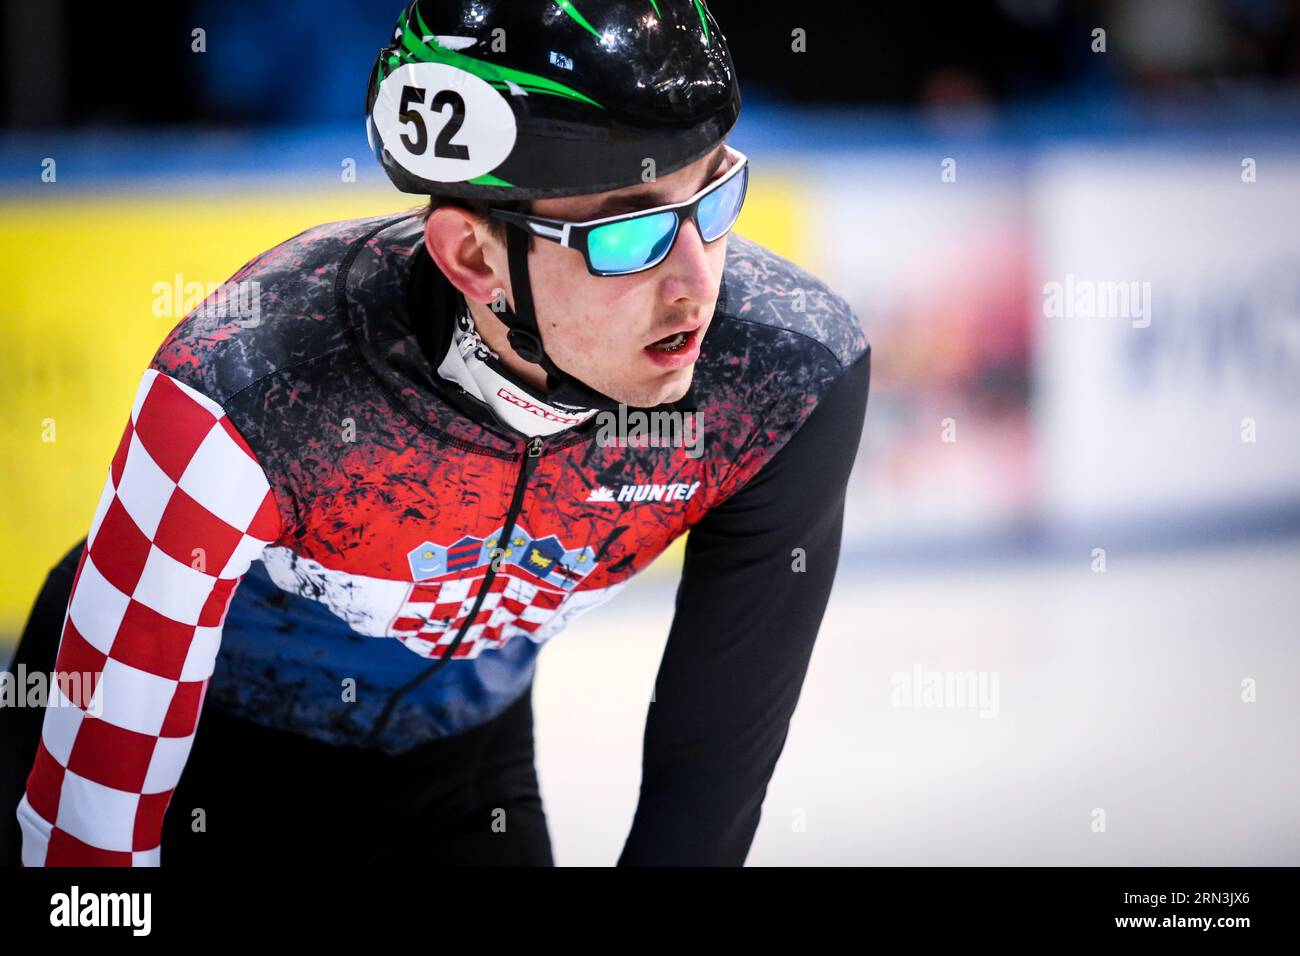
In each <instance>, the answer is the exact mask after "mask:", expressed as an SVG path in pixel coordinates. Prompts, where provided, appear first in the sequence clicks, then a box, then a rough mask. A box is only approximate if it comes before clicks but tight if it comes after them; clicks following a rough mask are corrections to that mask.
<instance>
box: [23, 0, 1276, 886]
mask: <svg viewBox="0 0 1300 956" xmlns="http://www.w3.org/2000/svg"><path fill="white" fill-rule="evenodd" d="M661 2H662V0H661ZM399 6H400V4H398V3H388V4H385V3H380V2H375V0H364V2H363V0H332V2H331V0H313V2H311V3H307V2H304V0H264V2H262V3H259V4H255V5H254V4H238V5H237V4H230V3H225V2H218V0H198V2H174V3H171V4H167V5H164V6H162V7H159V8H156V9H153V10H151V11H150V13H149V14H148V15H147V16H145V15H143V14H141V15H109V13H108V11H107V10H106V8H104V7H103V6H102V5H94V4H88V3H76V2H60V0H7V2H6V4H5V6H4V12H3V18H4V19H3V22H0V49H2V50H3V54H4V55H3V71H4V72H3V92H2V95H0V110H2V111H3V117H4V134H3V139H2V140H0V288H3V291H4V295H3V299H2V300H0V302H2V304H0V323H3V325H2V328H3V345H0V409H3V415H2V416H0V496H2V497H0V500H2V501H3V507H0V582H2V583H0V660H5V659H7V656H8V650H9V648H10V647H11V646H12V643H13V642H14V641H15V640H16V639H17V635H18V633H19V632H20V630H21V627H22V624H23V621H24V619H25V617H26V614H27V612H28V610H29V609H30V606H31V602H32V601H33V600H34V598H35V595H36V593H37V591H38V590H39V587H40V584H41V583H42V581H43V578H44V575H45V573H46V571H47V570H48V569H49V567H50V566H51V565H52V564H53V563H54V562H55V561H56V560H57V559H58V558H59V557H60V556H61V555H62V554H63V553H64V552H65V551H66V550H67V549H68V548H69V547H70V546H71V545H72V544H73V542H74V541H76V540H77V539H78V538H79V537H80V536H81V535H83V534H85V532H86V529H87V528H88V526H89V523H90V519H91V515H92V514H93V511H94V508H95V504H96V501H97V499H98V495H99V491H100V488H101V486H102V483H103V479H104V474H105V470H106V468H107V466H108V462H109V459H110V458H111V456H112V453H113V449H114V447H115V444H116V441H117V439H118V437H119V436H120V434H121V428H122V425H123V423H124V421H125V418H126V416H127V414H128V411H129V407H130V401H131V397H132V395H133V394H134V390H135V385H136V383H137V382H138V376H139V374H140V372H141V370H142V369H143V368H144V366H145V365H146V364H147V362H148V360H149V358H150V357H151V355H152V354H153V352H154V350H155V349H156V347H157V346H158V344H159V343H160V342H161V340H162V339H163V337H164V336H165V335H166V333H167V332H168V331H169V330H170V329H171V327H172V326H173V325H174V324H175V323H176V322H177V321H179V319H180V318H181V317H182V316H183V315H184V314H185V313H186V312H187V311H188V310H189V309H190V308H192V307H193V306H194V305H196V304H197V302H198V301H199V300H200V299H201V298H202V297H203V296H204V295H206V293H207V291H208V288H209V284H216V283H220V282H222V281H223V280H225V279H226V278H227V277H228V276H230V275H231V274H232V273H233V272H235V271H236V270H237V269H238V268H239V267H240V266H241V265H242V264H243V263H244V262H246V261H247V260H248V259H249V258H251V257H252V256H253V255H255V254H256V253H258V252H261V251H262V250H264V249H266V248H269V247H270V246H272V245H274V244H276V243H278V242H280V241H281V240H283V239H285V238H287V237H289V236H291V235H293V234H295V233H297V232H299V231H301V230H302V229H304V228H306V227H308V226H310V225H313V224H316V223H319V222H325V221H329V220H334V219H343V218H351V217H354V216H366V215H373V214H376V213H382V212H385V211H390V210H400V209H403V208H411V207H414V206H416V205H418V202H419V199H418V197H413V196H407V195H403V194H401V193H398V192H396V191H395V190H394V189H392V187H391V186H390V185H389V184H388V181H387V179H386V178H385V177H384V175H383V173H382V171H381V170H380V169H379V167H378V165H377V163H375V161H374V159H373V157H372V156H371V155H370V154H369V151H368V149H367V146H366V139H365V131H364V124H363V105H364V93H365V84H366V79H367V76H368V71H369V69H370V66H371V63H372V61H373V58H374V55H375V53H376V51H377V50H378V49H379V47H380V46H381V45H382V44H383V43H384V42H385V40H386V38H387V36H388V34H389V32H390V30H391V28H392V24H393V22H394V20H395V18H396V16H397V13H398V7H399ZM709 6H710V8H711V9H712V10H713V12H714V14H715V16H716V17H717V19H718V21H719V23H720V24H721V25H722V28H723V30H724V33H725V35H726V36H727V39H728V42H729V44H730V46H731V50H732V54H733V57H734V59H735V62H736V66H737V70H738V72H739V74H740V77H741V82H742V88H743V91H744V98H745V101H744V107H743V109H742V112H741V118H740V121H739V124H738V126H737V128H736V130H735V132H734V135H733V136H732V139H731V141H732V142H733V144H734V145H736V146H737V147H738V148H740V149H742V150H743V151H745V152H746V153H748V154H749V156H750V158H751V162H752V170H753V172H752V180H751V187H750V198H749V200H748V203H747V206H746V209H745V212H744V214H743V215H742V218H741V221H740V223H739V225H738V227H737V228H738V230H739V231H740V232H742V233H744V234H746V235H748V236H750V237H752V238H754V239H756V240H757V241H759V242H761V243H764V244H765V245H767V246H769V247H770V248H772V249H774V250H776V251H778V252H780V253H782V254H783V255H786V256H788V257H790V258H791V259H793V260H795V261H796V262H798V263H800V264H801V265H803V266H804V267H806V268H807V269H809V270H810V271H812V272H813V273H814V274H816V275H818V276H819V277H821V278H823V279H824V280H825V281H826V282H828V283H829V284H830V286H831V287H832V288H834V289H835V290H836V291H837V292H839V293H840V294H841V295H843V296H844V297H845V298H846V299H847V300H848V301H849V302H850V303H851V304H852V306H853V307H854V309H855V311H856V312H857V314H858V316H859V317H860V319H861V320H862V323H863V326H864V328H865V330H866V333H867V335H868V338H869V339H870V341H871V342H872V346H873V381H872V393H871V398H870V404H869V408H868V413H867V424H866V429H865V433H864V435H863V440H862V446H861V449H860V454H859V458H858V463H857V467H856V470H855V473H854V477H853V481H852V486H851V489H850V495H849V503H848V514H847V517H846V527H845V537H844V549H843V556H842V563H841V570H840V574H839V578H838V580H837V583H836V589H835V593H834V595H833V597H832V601H831V605H830V608H829V609H828V612H827V617H826V622H825V625H824V626H823V629H822V634H821V637H820V639H819V642H818V647H817V650H816V652H815V654H814V657H813V661H812V666H811V669H810V672H809V676H808V680H807V683H806V684H805V687H804V692H803V696H802V698H801V702H800V705H799V709H798V711H797V713H796V715H795V719H794V722H793V724H792V726H791V732H790V737H789V739H788V741H787V745H786V750H785V754H784V756H783V757H782V760H781V762H780V764H779V765H778V767H777V771H776V774H775V776H774V778H773V781H772V785H771V787H770V788H769V791H768V797H767V801H766V804H765V809H764V817H763V821H762V824H761V825H760V828H759V831H758V836H757V838H756V840H755V843H754V848H753V851H752V852H751V855H750V862H751V863H752V864H759V865H763V864H782V863H797V864H921V863H937V864H973V863H995V864H1000V863H1006V864H1039V863H1056V864H1063V863H1073V864H1101V863H1118V864H1151V865H1160V864H1173V865H1190V864H1246V865H1250V864H1291V865H1294V864H1297V863H1300V820H1298V817H1297V813H1296V810H1295V808H1296V806H1297V805H1300V769H1298V768H1300V760H1297V758H1298V757H1300V745H1298V744H1297V728H1298V727H1300V644H1298V642H1297V636H1298V635H1297V631H1298V630H1300V626H1298V624H1297V621H1300V400H1298V399H1300V227H1298V219H1300V3H1298V2H1296V0H1112V2H1101V0H1097V2H1083V0H1077V2H1071V0H971V2H965V3H962V4H948V3H929V2H914V3H911V4H897V5H895V4H889V5H886V4H880V5H874V4H872V5H853V8H852V19H844V18H845V17H846V16H848V14H847V13H846V12H845V10H844V9H842V8H837V7H835V6H833V5H831V6H827V5H823V6H821V7H816V6H812V7H810V6H807V5H788V4H773V5H771V7H770V9H769V8H764V9H762V10H761V12H756V9H755V7H754V5H753V4H752V3H745V4H742V3H739V2H723V0H714V2H711V3H710V4H709ZM679 554H680V549H676V550H675V551H674V552H672V553H670V554H669V555H667V556H665V558H664V559H663V560H661V561H660V562H659V564H658V565H656V568H655V570H654V573H651V574H647V575H645V576H643V578H642V579H640V580H638V581H637V582H635V583H634V584H633V586H632V587H631V588H629V589H628V591H627V592H625V595H624V596H623V597H621V598H620V599H619V600H617V601H615V602H613V603H612V604H609V605H606V606H605V607H603V608H600V609H598V610H597V611H595V612H593V613H592V614H590V615H588V616H587V617H584V618H582V619H580V620H579V621H578V622H577V623H576V624H575V625H574V626H573V628H572V629H571V630H570V631H569V632H566V633H565V634H564V635H562V636H561V637H559V638H557V639H556V640H555V641H554V642H553V644H552V645H550V646H548V650H547V652H546V653H545V654H543V655H542V658H541V662H542V663H541V665H540V672H539V677H538V684H537V687H536V707H537V721H538V724H537V734H538V765H539V770H540V773H541V779H542V788H543V796H544V798H545V800H546V805H547V809H548V813H549V815H550V818H551V824H552V831H553V839H554V842H555V851H556V858H557V862H559V863H561V864H608V863H611V862H613V860H614V859H615V858H616V857H617V854H618V851H619V849H620V847H621V845H622V840H623V838H624V837H625V835H626V832H627V827H628V825H629V823H630V820H631V815H632V812H633V810H634V808H635V804H636V795H637V785H638V782H639V756H640V743H641V731H642V727H643V723H644V717H645V708H646V705H647V702H648V700H649V695H650V688H651V686H652V683H653V679H654V674H655V670H656V668H657V665H658V660H659V655H660V653H661V651H662V648H663V642H664V639H665V638H666V635H667V629H668V624H669V622H670V620H671V614H672V598H673V589H674V586H675V581H676V575H677V570H678V563H677V562H678V559H679ZM963 686H964V687H967V688H977V689H978V693H975V692H972V694H963V693H961V692H960V688H961V687H963ZM932 690H933V691H934V692H933V693H931V691H932Z"/></svg>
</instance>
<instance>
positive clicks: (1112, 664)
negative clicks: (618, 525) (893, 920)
mask: <svg viewBox="0 0 1300 956" xmlns="http://www.w3.org/2000/svg"><path fill="white" fill-rule="evenodd" d="M674 588H675V579H673V578H672V577H671V576H669V577H663V576H660V577H659V578H657V579H654V580H643V581H640V582H636V583H633V584H632V585H631V586H630V587H629V588H628V589H627V591H625V592H624V593H623V594H622V595H620V596H619V597H618V598H615V599H614V600H613V601H612V602H610V603H609V604H607V605H605V606H603V607H601V608H598V609H596V610H594V611H592V612H591V613H590V614H588V615H587V616H585V617H583V618H580V619H579V620H578V621H577V622H575V623H574V624H573V625H572V626H571V627H570V628H569V630H567V631H566V632H565V633H564V634H562V635H560V636H558V637H557V638H555V639H554V641H552V642H551V643H550V644H549V645H548V646H547V648H546V649H545V651H544V653H543V654H542V655H541V663H540V665H539V674H538V681H537V684H536V687H535V697H534V703H535V708H536V715H537V718H536V719H537V746H538V769H539V773H540V776H541V785H542V794H543V798H544V800H545V803H546V810H547V814H548V818H549V820H550V826H551V834H552V839H553V842H554V848H555V855H556V862H557V863H558V864H559V865H561V866H564V865H609V864H611V863H613V862H614V861H615V860H616V859H617V857H618V853H619V850H620V849H621V847H622V842H623V839H624V838H625V836H626V834H627V829H628V826H629V825H630V822H631V818H632V813H633V810H634V808H635V806H636V798H637V787H638V785H639V780H640V764H639V761H640V751H641V734H642V729H643V726H644V719H645V709H646V706H647V704H648V701H649V698H650V693H651V686H652V682H653V679H654V674H655V670H656V668H657V666H658V661H659V656H660V654H661V652H662V649H663V644H664V641H665V640H666V637H667V631H668V626H669V623H670V621H671V618H672V606H673V594H674ZM1297 622H1300V540H1295V539H1291V540H1274V541H1268V542H1256V543H1252V544H1246V545H1240V544H1239V545H1233V546H1231V547H1228V546H1225V547H1221V548H1207V549H1201V550H1194V551H1179V552H1165V553H1154V554H1153V553H1144V554H1134V555H1125V554H1123V553H1117V552H1114V551H1112V552H1111V553H1110V554H1108V559H1107V569H1106V571H1105V572H1104V573H1096V572H1094V571H1093V570H1092V569H1091V566H1090V557H1089V555H1088V554H1086V553H1085V554H1083V555H1082V556H1081V557H1080V558H1079V560H1078V561H1075V562H1067V561H1060V560H1053V561H1046V560H1044V559H1041V558H1036V559H1032V560H1029V559H1026V560H1023V561H1018V562H1017V561H1012V562H1001V563H997V564H988V565H981V566H978V567H968V568H965V569H960V570H953V569H948V570H942V571H940V570H931V571H921V570H916V569H909V570H907V571H905V572H892V573H890V572H887V571H885V570H883V569H881V568H879V567H876V566H871V567H868V566H865V565H863V564H861V563H859V564H857V565H855V564H854V563H853V562H852V561H851V560H850V561H846V563H845V564H844V565H843V566H842V567H841V571H840V574H839V577H838V579H837V582H836V586H835V592H834V594H833V595H832V598H831V604H830V607H829V609H828V611H827V616H826V620H825V623H824V625H823V627H822V631H821V636H820V637H819V639H818V643H817V648H816V650H815V652H814V654H813V658H812V664H811V667H810V670H809V674H808V679H807V682H806V683H805V685H804V689H803V695H802V697H801V699H800V702H799V707H798V709H797V710H796V712H795V717H794V720H793V722H792V725H791V730H790V736H789V739H788V741H787V743H786V748H785V751H784V753H783V755H782V757H781V760H780V763H779V764H778V765H777V770H776V773H775V775H774V777H773V779H772V784H771V786H770V787H769V789H768V794H767V799H766V801H765V803H764V807H763V819H762V822H761V824H760V826H759V829H758V833H757V835H756V837H755V840H754V845H753V849H752V850H751V852H750V855H749V859H748V863H749V865H786V864H793V865H827V864H829V865H916V864H938V865H945V864H946V865H967V864H993V865H1062V864H1064V865H1125V866H1127V865H1174V866H1192V865H1293V866H1294V865H1297V864H1300V810H1298V809H1297V808H1300V759H1298V758H1300V742H1298V736H1297V734H1298V732H1300V641H1298V640H1297V631H1298V630H1300V625H1298V623H1297ZM935 673H937V674H938V675H940V676H941V677H942V676H954V675H963V674H971V675H972V676H973V678H974V679H975V680H979V679H980V678H982V679H983V681H984V683H983V685H982V686H983V689H984V691H985V695H984V697H983V699H982V700H980V699H975V700H968V701H967V702H966V703H967V706H951V704H957V703H962V701H961V700H960V699H959V698H955V697H953V696H951V695H949V696H948V697H946V698H943V699H942V701H941V702H943V703H945V706H913V707H907V706H901V705H900V704H901V703H902V702H903V700H904V699H905V698H903V697H901V696H900V695H901V694H902V692H903V690H904V689H906V688H908V687H910V686H911V685H912V684H913V683H915V680H916V678H917V677H918V676H920V677H921V678H922V681H923V682H924V680H925V679H928V677H927V675H930V674H935ZM968 686H972V687H974V686H978V685H976V684H970V685H968ZM1252 689H1253V694H1254V696H1255V700H1254V702H1247V701H1246V700H1244V699H1243V698H1244V697H1248V696H1250V693H1251V691H1252ZM918 696H920V695H918ZM919 702H920V703H925V699H924V698H923V697H922V698H921V700H920V701H919ZM1102 827H1104V829H1102Z"/></svg>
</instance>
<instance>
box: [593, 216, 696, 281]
mask: <svg viewBox="0 0 1300 956" xmlns="http://www.w3.org/2000/svg"><path fill="white" fill-rule="evenodd" d="M676 233H677V214H676V213H672V212H659V213H655V214H654V215H653V216H643V217H641V218H640V219H624V220H623V221H622V222H611V223H610V224H609V225H607V226H597V227H596V228H595V229H593V230H591V232H589V233H587V255H588V257H589V258H590V259H591V266H592V268H593V269H595V270H597V271H598V272H613V273H618V272H633V271H635V270H637V269H641V268H643V267H645V266H649V265H653V264H654V263H656V262H658V261H659V260H660V259H662V258H663V257H664V256H666V255H667V254H668V249H669V247H670V246H672V244H673V236H674V235H675V234H676Z"/></svg>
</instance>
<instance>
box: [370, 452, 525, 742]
mask: <svg viewBox="0 0 1300 956" xmlns="http://www.w3.org/2000/svg"><path fill="white" fill-rule="evenodd" d="M542 450H543V443H542V439H541V436H535V437H533V438H530V439H528V441H526V442H525V443H524V448H523V456H522V459H523V460H522V462H521V463H520V466H519V477H518V479H516V481H515V490H514V494H513V495H512V496H511V498H510V510H509V511H507V512H506V523H505V525H504V527H503V528H502V529H501V536H500V537H499V538H497V547H498V548H501V550H502V551H503V552H504V551H505V546H506V545H508V543H509V541H510V536H511V535H512V534H514V533H515V522H517V521H518V520H519V513H520V512H521V511H522V510H523V506H524V492H525V491H526V490H527V488H528V480H529V479H530V478H531V477H532V474H533V470H534V469H536V467H537V462H538V460H539V459H540V458H541V457H542ZM499 557H501V558H504V553H503V554H502V555H500V556H499ZM497 563H499V562H498V561H497V560H495V559H494V560H492V561H490V562H489V563H488V569H487V573H486V574H484V576H483V584H482V585H481V586H480V587H479V592H478V597H477V598H476V599H475V601H474V607H473V609H472V610H471V611H470V612H469V616H468V617H467V618H466V619H465V623H464V624H462V625H461V626H460V630H459V631H458V632H457V633H456V638H455V640H453V641H452V642H451V643H450V644H449V645H447V650H446V651H445V652H444V653H443V654H442V655H441V656H440V657H438V659H437V661H436V662H435V663H434V664H433V665H432V666H430V667H428V668H427V669H425V670H424V671H421V672H420V673H419V674H417V675H416V676H415V677H413V678H412V679H411V680H409V681H407V682H406V683H405V684H403V685H402V686H401V687H399V688H398V689H397V690H395V691H393V693H392V694H391V695H390V696H389V698H388V701H387V702H386V703H385V704H384V709H383V710H382V711H380V714H379V716H378V717H377V718H376V719H375V724H374V726H373V727H372V728H371V729H370V734H369V736H368V737H367V738H366V743H367V744H372V743H374V741H375V740H376V739H377V738H378V737H379V734H380V732H381V731H382V730H383V729H384V727H386V726H387V725H388V720H389V718H390V717H391V716H392V712H393V708H394V707H395V706H396V704H397V701H398V700H399V699H401V697H403V696H404V695H405V694H406V693H408V692H409V691H411V690H414V689H415V688H416V687H418V686H419V685H420V684H422V683H424V682H425V681H426V680H427V679H428V678H430V677H432V676H433V675H434V674H435V673H436V672H437V671H438V670H439V669H440V668H441V667H442V666H443V665H444V664H446V663H447V662H448V661H449V660H451V659H452V655H453V654H455V653H456V648H458V647H460V645H461V642H462V641H463V640H464V639H465V635H466V634H468V633H469V629H470V628H471V627H472V626H473V624H474V619H475V618H477V617H478V614H479V611H480V610H481V609H482V607H483V602H484V601H485V600H487V596H488V592H489V591H490V590H491V586H492V582H493V581H495V580H496V576H497V570H496V564H497Z"/></svg>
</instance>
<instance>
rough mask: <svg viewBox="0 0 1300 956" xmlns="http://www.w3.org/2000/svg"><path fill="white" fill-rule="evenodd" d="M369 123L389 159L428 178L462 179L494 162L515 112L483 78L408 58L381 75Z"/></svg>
mask: <svg viewBox="0 0 1300 956" xmlns="http://www.w3.org/2000/svg"><path fill="white" fill-rule="evenodd" d="M373 115H374V120H375V128H376V129H377V130H378V131H379V136H380V139H381V140H383V144H384V147H385V148H386V149H387V150H388V152H389V154H390V155H391V156H392V157H393V159H394V160H395V161H396V162H397V163H398V164H399V165H400V166H402V167H403V168H404V169H406V170H408V171H409V172H412V173H414V174H415V175H417V176H419V177H420V178H422V179H428V180H431V181H433V182H440V183H453V182H463V181H464V180H467V179H473V178H474V177H476V176H482V175H483V174H484V173H489V172H491V171H492V170H494V169H496V167H498V166H500V165H501V163H502V162H504V161H505V158H506V157H507V156H509V155H510V151H511V149H513V148H514V144H515V114H514V111H513V110H511V108H510V105H509V104H508V103H507V102H506V100H505V98H504V97H502V96H501V94H500V93H498V92H497V91H496V90H495V89H493V88H492V86H491V84H489V83H488V82H487V81H485V80H483V79H480V78H479V77H477V76H474V75H473V74H472V73H467V72H465V71H464V70H458V69H456V68H455V67H453V66H448V65H447V64H445V63H408V64H406V65H405V66H402V67H399V68H398V69H396V70H394V71H393V72H392V73H390V74H389V75H388V76H387V77H385V78H384V81H383V83H382V84H380V87H379V95H378V96H377V97H376V99H375V107H374V113H373Z"/></svg>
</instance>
